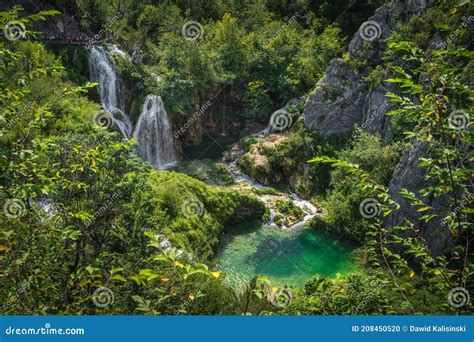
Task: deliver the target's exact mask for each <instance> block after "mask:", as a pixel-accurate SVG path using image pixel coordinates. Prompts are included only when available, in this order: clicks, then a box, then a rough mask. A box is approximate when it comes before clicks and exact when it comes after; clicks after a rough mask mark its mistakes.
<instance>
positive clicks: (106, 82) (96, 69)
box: [89, 46, 132, 138]
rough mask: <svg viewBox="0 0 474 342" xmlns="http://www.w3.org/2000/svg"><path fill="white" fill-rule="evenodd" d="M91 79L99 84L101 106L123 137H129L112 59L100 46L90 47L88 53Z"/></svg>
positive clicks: (129, 130) (128, 120)
mask: <svg viewBox="0 0 474 342" xmlns="http://www.w3.org/2000/svg"><path fill="white" fill-rule="evenodd" d="M89 66H90V73H91V79H92V81H94V82H97V83H98V84H99V95H100V102H101V104H102V107H103V108H104V109H105V110H106V111H107V112H108V113H109V114H111V115H112V116H113V118H114V122H115V124H116V125H117V127H118V129H119V130H120V132H121V133H122V135H123V136H124V137H125V138H130V136H131V132H132V123H131V122H130V119H129V118H128V116H127V114H125V112H124V110H123V108H124V106H123V99H122V97H121V96H120V95H121V94H120V87H119V80H118V78H117V74H116V72H115V65H114V60H113V59H112V57H111V56H110V55H109V54H108V53H107V52H106V51H105V50H104V49H103V48H102V47H96V46H94V47H92V49H91V52H90V55H89Z"/></svg>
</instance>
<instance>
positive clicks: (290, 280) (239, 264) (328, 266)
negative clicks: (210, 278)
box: [218, 227, 357, 288]
mask: <svg viewBox="0 0 474 342" xmlns="http://www.w3.org/2000/svg"><path fill="white" fill-rule="evenodd" d="M229 231H230V232H228V233H227V234H225V235H224V236H223V238H222V242H221V248H220V253H219V261H218V268H219V269H220V270H222V271H223V272H225V273H226V274H227V282H228V283H229V284H230V285H231V286H233V287H235V288H242V287H243V286H244V285H245V284H246V283H248V281H249V280H250V279H251V278H252V277H253V276H255V275H257V274H258V275H265V276H267V277H269V278H270V279H271V280H272V281H273V282H274V283H276V284H278V285H289V286H294V287H300V288H301V287H303V285H304V283H305V281H306V280H307V279H308V278H310V277H311V276H313V275H315V274H320V275H323V276H327V277H334V276H335V275H336V273H341V274H347V273H350V272H351V271H354V270H355V269H356V268H357V265H356V263H355V262H354V260H353V254H354V253H353V252H354V249H355V248H354V246H351V245H350V244H348V243H347V242H345V241H341V240H337V239H335V238H334V237H331V236H330V235H328V234H326V233H323V232H316V231H314V230H312V229H309V228H307V229H304V230H303V231H301V232H300V233H299V234H289V233H287V232H284V231H281V230H279V229H277V228H272V227H258V228H255V227H244V228H242V227H233V228H231V229H229Z"/></svg>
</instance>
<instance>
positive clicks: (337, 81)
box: [304, 0, 435, 137]
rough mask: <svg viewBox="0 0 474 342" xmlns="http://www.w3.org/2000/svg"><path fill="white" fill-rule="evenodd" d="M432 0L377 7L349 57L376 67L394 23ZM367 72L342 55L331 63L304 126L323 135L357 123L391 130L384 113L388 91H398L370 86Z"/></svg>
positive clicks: (345, 130)
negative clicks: (347, 60)
mask: <svg viewBox="0 0 474 342" xmlns="http://www.w3.org/2000/svg"><path fill="white" fill-rule="evenodd" d="M434 2H435V1H433V0H415V1H413V0H394V1H392V2H390V3H388V4H385V5H384V6H382V7H380V8H379V9H377V11H376V12H375V14H374V15H373V16H372V17H370V18H369V20H368V21H366V22H365V23H364V24H362V26H361V27H360V29H359V31H358V32H357V33H356V34H355V35H354V38H353V39H352V40H351V42H350V43H349V48H348V53H349V57H350V60H351V61H355V60H359V61H363V62H364V63H365V64H367V65H368V66H369V67H370V66H371V67H373V66H376V65H378V64H379V63H380V62H381V59H382V55H383V52H384V51H385V50H386V48H387V44H386V40H387V38H388V37H389V36H390V35H391V34H392V31H393V29H394V28H395V26H396V24H397V23H399V22H400V23H406V22H407V21H408V20H409V18H411V17H412V16H413V15H421V14H423V13H424V12H425V11H426V10H427V8H428V7H430V6H431V5H432V4H433V3H434ZM369 72H370V68H365V69H362V70H355V69H354V68H353V67H352V66H351V63H349V62H345V61H342V60H340V59H335V60H333V61H331V64H330V66H329V67H328V69H327V70H326V76H325V77H324V78H323V79H322V80H320V81H319V82H318V84H317V85H316V88H315V90H314V92H313V93H312V94H311V95H310V96H309V98H308V100H307V102H306V107H305V110H304V123H305V126H306V127H307V128H308V129H309V130H312V131H316V132H317V133H318V134H319V135H321V136H323V137H327V136H329V135H332V134H345V133H348V132H349V131H351V129H352V127H353V126H354V125H355V124H360V125H362V127H363V128H364V129H367V130H369V131H371V132H381V133H387V131H386V130H387V123H388V120H387V118H386V116H385V113H386V112H387V111H389V110H390V102H389V100H388V99H387V98H386V96H385V95H386V94H387V92H388V91H393V90H394V89H393V86H390V85H387V84H386V83H381V84H379V85H377V86H374V87H371V88H370V89H368V86H367V85H365V83H364V81H363V78H364V77H366V76H367V75H368V73H369ZM388 73H389V71H388V70H387V71H386V72H385V74H386V76H388Z"/></svg>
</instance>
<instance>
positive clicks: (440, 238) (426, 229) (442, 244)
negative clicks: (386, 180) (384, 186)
mask: <svg viewBox="0 0 474 342" xmlns="http://www.w3.org/2000/svg"><path fill="white" fill-rule="evenodd" d="M422 157H426V144H424V143H421V142H417V143H415V144H414V145H413V146H412V148H411V149H410V150H408V151H406V152H405V153H404V155H403V157H402V159H401V160H400V162H399V164H398V165H397V168H396V170H395V172H394V174H393V177H392V180H391V181H390V187H389V194H390V196H391V197H392V198H393V199H394V200H395V201H396V202H397V203H398V204H399V205H400V208H399V209H398V210H396V211H394V212H393V213H392V214H391V215H389V216H387V217H386V219H385V226H386V227H396V226H399V225H403V224H404V223H405V221H409V222H411V223H413V224H414V229H415V230H416V231H418V234H421V235H422V236H423V237H424V238H425V239H426V241H427V244H428V247H429V248H430V250H431V251H432V253H433V254H434V255H435V256H437V255H440V254H442V252H443V250H444V249H445V248H446V247H449V246H451V245H452V244H453V243H454V237H453V236H452V235H451V233H450V232H449V229H448V228H447V226H444V225H442V224H441V218H435V219H433V220H431V221H429V222H424V221H420V220H417V218H418V217H420V213H418V212H417V209H418V207H414V206H412V205H411V203H410V201H408V200H407V199H405V198H404V197H403V196H402V195H401V194H400V190H402V189H407V190H409V191H411V192H414V193H415V194H416V195H418V193H419V190H420V189H422V188H425V187H427V186H429V185H430V184H428V183H429V182H427V181H426V180H425V175H426V169H425V168H422V167H419V166H418V164H419V159H420V158H422ZM423 201H424V202H425V203H426V204H428V205H430V206H432V207H434V208H437V209H441V208H444V207H445V199H444V198H442V197H441V198H423ZM406 234H407V236H411V237H413V236H414V234H415V232H413V231H409V232H406Z"/></svg>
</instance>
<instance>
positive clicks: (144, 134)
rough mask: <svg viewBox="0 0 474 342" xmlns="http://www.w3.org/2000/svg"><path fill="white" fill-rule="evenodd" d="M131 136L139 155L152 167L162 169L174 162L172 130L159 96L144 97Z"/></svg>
mask: <svg viewBox="0 0 474 342" xmlns="http://www.w3.org/2000/svg"><path fill="white" fill-rule="evenodd" d="M133 137H134V138H135V140H137V141H138V144H139V147H138V154H139V155H140V157H142V159H144V160H146V161H148V162H149V163H150V164H151V165H152V166H153V167H154V168H157V169H164V168H167V167H168V166H170V165H172V164H174V163H175V162H176V156H175V151H174V140H173V132H172V129H171V125H170V123H169V120H168V114H167V113H166V111H165V108H164V106H163V100H162V99H161V97H160V96H157V95H148V96H147V97H146V99H145V103H144V104H143V109H142V113H141V114H140V117H139V118H138V122H137V126H136V127H135V131H134V133H133Z"/></svg>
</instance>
